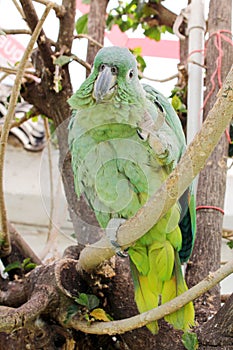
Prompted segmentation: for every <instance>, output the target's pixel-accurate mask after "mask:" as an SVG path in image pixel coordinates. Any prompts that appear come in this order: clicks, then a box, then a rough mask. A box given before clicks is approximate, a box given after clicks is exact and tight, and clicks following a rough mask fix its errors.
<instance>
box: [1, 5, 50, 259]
mask: <svg viewBox="0 0 233 350" xmlns="http://www.w3.org/2000/svg"><path fill="white" fill-rule="evenodd" d="M51 8H52V6H51V5H48V6H47V7H46V9H45V11H44V13H43V14H42V17H41V19H40V20H39V22H38V23H37V25H36V28H35V30H34V32H33V34H32V36H31V39H30V41H29V43H28V46H27V48H26V49H25V52H24V54H23V57H22V59H21V61H20V63H19V66H18V72H17V74H16V77H15V83H14V87H13V89H12V92H11V97H10V103H9V109H8V112H7V114H6V116H5V121H4V124H3V128H2V133H1V139H0V238H1V249H0V255H1V256H5V255H8V254H9V253H10V250H11V245H10V236H9V230H8V224H7V214H6V205H5V199H4V184H3V172H4V160H5V150H6V144H7V139H8V135H9V131H10V126H11V122H12V119H13V117H14V112H15V107H16V104H17V99H18V95H19V90H20V86H21V80H22V77H23V75H24V69H25V67H26V64H27V60H28V59H29V56H30V54H31V52H32V50H33V46H34V44H35V42H36V40H37V38H38V36H39V34H40V32H41V28H42V26H43V24H44V21H45V19H46V17H47V16H48V14H49V11H50V10H51Z"/></svg>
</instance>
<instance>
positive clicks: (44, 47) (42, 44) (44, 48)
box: [20, 0, 54, 72]
mask: <svg viewBox="0 0 233 350" xmlns="http://www.w3.org/2000/svg"><path fill="white" fill-rule="evenodd" d="M20 2H21V5H22V8H23V11H24V14H25V20H26V22H27V24H28V26H29V28H30V29H31V31H32V32H33V31H34V29H35V27H36V25H37V23H38V21H39V19H38V16H37V13H36V11H35V8H34V6H33V4H32V1H31V0H20ZM48 6H49V8H50V9H52V8H53V6H54V3H52V2H49V3H48ZM47 8H48V7H47ZM36 40H37V44H38V47H39V48H40V52H41V55H42V57H43V61H44V63H45V66H46V68H48V69H49V70H50V71H51V72H53V71H54V65H53V60H52V57H51V56H52V50H51V46H50V41H49V40H48V38H47V37H46V35H45V33H44V31H43V29H42V27H41V28H40V33H39V35H38V36H37V39H36Z"/></svg>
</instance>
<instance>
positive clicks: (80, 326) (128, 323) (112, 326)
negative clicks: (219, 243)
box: [61, 260, 233, 335]
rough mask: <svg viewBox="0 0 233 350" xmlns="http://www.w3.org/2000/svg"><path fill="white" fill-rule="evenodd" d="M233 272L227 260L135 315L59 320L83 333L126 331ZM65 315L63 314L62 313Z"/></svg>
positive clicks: (181, 303) (167, 311) (174, 307)
mask: <svg viewBox="0 0 233 350" xmlns="http://www.w3.org/2000/svg"><path fill="white" fill-rule="evenodd" d="M232 272H233V260H231V261H229V262H228V263H227V264H226V265H224V266H223V267H221V268H220V269H218V270H217V271H215V272H214V273H210V274H209V275H208V276H207V277H206V278H205V279H204V280H202V281H201V282H200V283H198V284H197V285H196V286H194V287H192V288H191V289H189V290H188V291H186V292H185V293H183V294H181V295H179V296H178V297H176V298H174V299H172V300H171V301H169V302H167V303H165V304H163V305H160V306H159V307H157V308H155V309H152V310H150V311H147V312H144V313H142V314H139V315H137V316H133V317H130V318H127V319H123V320H119V321H111V322H99V323H98V322H96V323H93V324H91V325H90V324H89V323H88V322H85V321H79V320H78V319H77V317H76V316H74V317H72V318H71V319H70V320H69V321H68V322H66V323H65V322H64V319H63V320H61V322H62V323H63V324H64V323H65V324H64V326H66V327H72V328H74V329H76V330H80V331H82V332H85V333H91V334H109V335H113V334H121V333H124V332H127V331H131V330H133V329H136V328H140V327H143V326H145V325H146V324H148V323H150V322H152V321H156V320H159V319H161V318H162V317H164V316H166V315H169V314H170V313H172V312H175V311H176V310H178V309H180V308H181V307H182V306H184V305H185V304H187V303H189V302H190V301H192V300H194V299H196V298H197V297H199V296H200V295H201V294H203V293H205V292H206V291H207V290H209V289H210V288H212V287H213V286H215V285H216V284H217V283H219V282H220V281H222V280H223V279H224V278H226V277H227V276H229V275H230V274H231V273H232ZM63 316H65V315H63Z"/></svg>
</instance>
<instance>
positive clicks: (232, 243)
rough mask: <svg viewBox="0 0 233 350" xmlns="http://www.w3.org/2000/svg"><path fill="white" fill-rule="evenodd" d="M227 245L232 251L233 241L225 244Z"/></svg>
mask: <svg viewBox="0 0 233 350" xmlns="http://www.w3.org/2000/svg"><path fill="white" fill-rule="evenodd" d="M227 245H228V247H229V248H230V249H233V241H229V242H227Z"/></svg>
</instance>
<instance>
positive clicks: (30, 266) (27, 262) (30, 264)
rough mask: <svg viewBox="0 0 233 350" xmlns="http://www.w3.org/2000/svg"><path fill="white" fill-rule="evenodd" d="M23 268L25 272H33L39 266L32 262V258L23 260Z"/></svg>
mask: <svg viewBox="0 0 233 350" xmlns="http://www.w3.org/2000/svg"><path fill="white" fill-rule="evenodd" d="M21 266H22V269H24V270H32V269H34V268H35V267H36V266H37V265H36V264H35V263H33V262H31V258H26V259H24V260H23V262H22V264H21Z"/></svg>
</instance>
